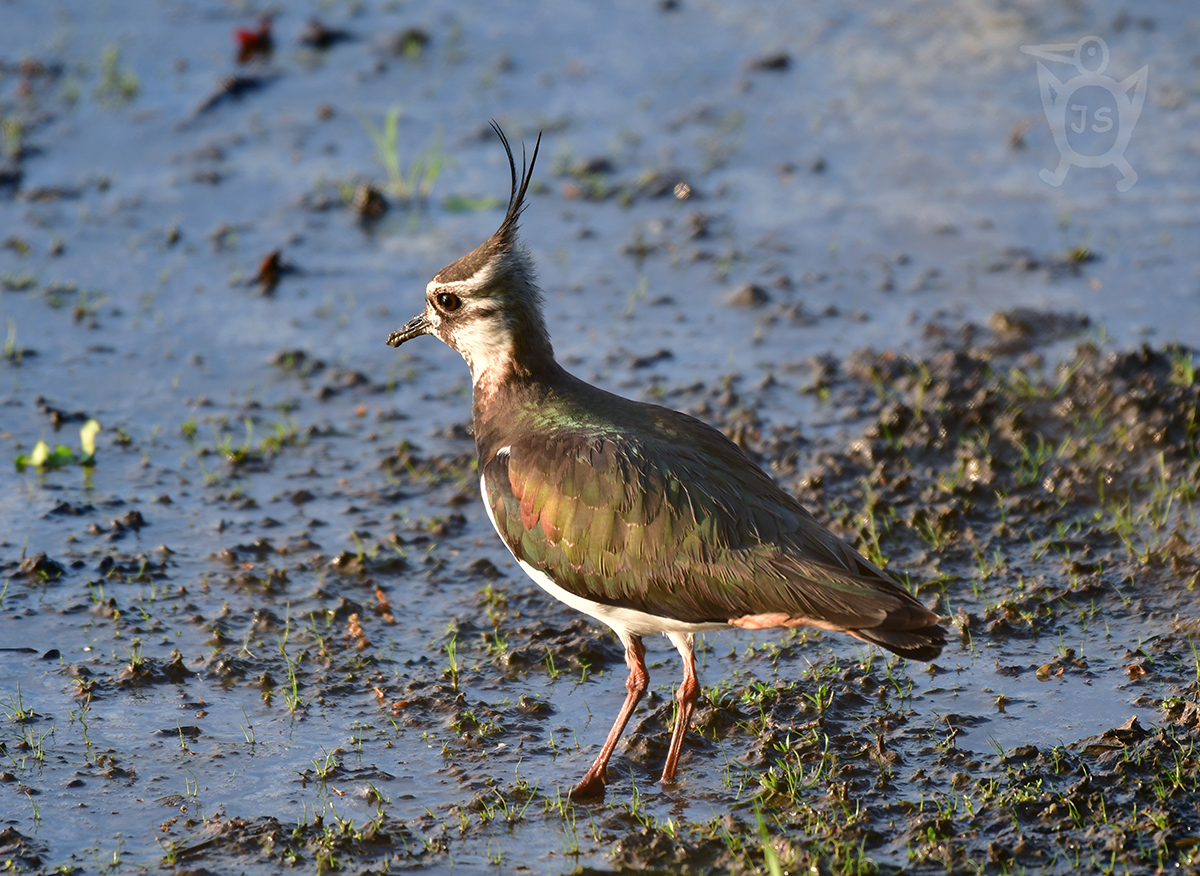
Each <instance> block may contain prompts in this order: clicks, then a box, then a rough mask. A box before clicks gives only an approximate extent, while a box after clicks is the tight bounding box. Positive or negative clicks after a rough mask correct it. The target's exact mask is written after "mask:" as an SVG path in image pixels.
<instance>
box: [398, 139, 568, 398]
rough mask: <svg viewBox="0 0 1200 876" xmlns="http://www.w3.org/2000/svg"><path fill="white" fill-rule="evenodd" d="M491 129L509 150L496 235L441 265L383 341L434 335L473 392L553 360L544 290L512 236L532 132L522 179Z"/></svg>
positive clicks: (520, 207)
mask: <svg viewBox="0 0 1200 876" xmlns="http://www.w3.org/2000/svg"><path fill="white" fill-rule="evenodd" d="M492 129H493V130H494V131H495V132H496V134H497V135H498V136H499V137H500V142H501V143H503V144H504V150H505V152H507V153H508V165H509V169H510V171H511V173H512V191H511V194H510V195H509V199H508V212H507V213H506V214H505V216H504V221H503V222H501V223H500V227H499V228H498V229H497V230H496V233H495V234H493V235H492V236H491V237H489V238H488V239H487V240H485V241H484V242H483V243H482V244H480V245H479V246H478V247H476V248H475V249H474V250H473V251H471V252H469V253H467V254H466V255H465V256H463V257H462V258H460V259H458V260H457V261H454V262H451V263H450V264H448V265H446V267H444V268H442V269H441V270H440V271H438V272H437V274H435V275H434V277H433V279H432V280H430V281H429V284H428V285H427V286H426V287H425V309H424V311H423V312H422V313H421V314H420V315H419V316H415V317H413V318H412V319H410V320H409V321H408V322H407V323H405V324H404V326H403V327H401V328H400V329H399V330H397V331H394V332H392V334H391V335H390V336H389V337H388V340H387V342H388V343H389V344H391V345H392V346H393V347H398V346H400V345H401V344H403V343H404V342H405V341H408V340H411V339H412V338H415V337H417V336H418V335H436V336H437V337H438V338H440V339H441V340H442V341H443V342H445V343H446V344H448V345H449V346H450V347H452V348H454V349H455V350H457V351H458V352H459V353H461V354H462V357H463V358H464V359H465V360H466V361H467V365H468V366H470V368H471V377H472V380H473V381H474V384H475V386H476V387H477V388H478V387H479V386H480V384H481V381H487V382H494V381H502V380H504V379H506V378H507V377H509V376H510V375H512V374H513V373H514V372H515V373H518V374H519V373H522V372H528V371H530V370H531V369H534V368H536V367H537V366H538V365H539V364H541V363H543V362H545V361H547V360H549V361H553V356H554V354H553V350H552V348H551V346H550V336H549V333H548V332H547V331H546V323H545V320H544V319H543V317H542V292H541V290H540V289H539V288H538V286H537V280H536V278H535V276H534V269H533V260H532V258H531V257H530V255H529V252H528V250H526V249H525V247H524V246H523V245H522V244H521V242H520V241H519V240H518V239H517V225H518V222H519V220H520V218H521V211H522V210H523V209H524V208H525V193H526V191H527V190H528V188H529V181H530V179H531V177H532V176H533V165H534V162H536V161H537V154H538V147H539V146H541V142H542V137H541V134H539V135H538V139H537V143H536V144H535V145H534V147H533V156H532V158H530V160H529V165H528V167H526V166H525V161H524V155H522V160H521V175H520V178H518V176H517V164H516V161H515V160H514V159H513V153H512V148H511V147H510V146H509V145H508V138H506V137H505V136H504V132H503V131H501V130H500V127H499V126H498V125H497V124H496V123H495V122H492Z"/></svg>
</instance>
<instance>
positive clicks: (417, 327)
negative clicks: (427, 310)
mask: <svg viewBox="0 0 1200 876" xmlns="http://www.w3.org/2000/svg"><path fill="white" fill-rule="evenodd" d="M428 333H429V320H427V319H426V318H425V315H424V314H422V315H421V316H414V317H413V318H412V319H410V320H409V321H408V322H406V323H405V324H404V325H403V326H401V327H400V328H399V329H398V330H397V331H394V332H392V333H391V334H390V335H388V339H387V342H388V345H389V346H392V347H399V346H400V345H401V344H403V343H404V342H405V341H411V340H412V339H413V338H415V337H417V336H418V335H424V334H428Z"/></svg>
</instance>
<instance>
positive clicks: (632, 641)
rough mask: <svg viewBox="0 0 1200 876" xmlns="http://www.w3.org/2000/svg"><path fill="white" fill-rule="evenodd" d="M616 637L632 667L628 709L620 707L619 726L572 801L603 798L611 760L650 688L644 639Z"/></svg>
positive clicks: (577, 788) (612, 730)
mask: <svg viewBox="0 0 1200 876" xmlns="http://www.w3.org/2000/svg"><path fill="white" fill-rule="evenodd" d="M617 635H619V636H621V641H622V642H624V643H625V663H626V664H627V665H628V666H629V678H628V679H627V680H626V681H625V690H626V691H628V693H627V694H626V695H625V705H623V706H621V713H620V714H619V715H617V720H616V722H615V723H614V724H613V726H612V729H611V730H609V731H608V738H607V739H605V740H604V747H603V748H601V749H600V754H599V755H598V756H597V757H596V762H595V763H593V764H592V767H591V769H589V770H588V771H587V772H586V773H584V776H583V778H582V779H581V780H580V782H579V784H578V785H576V786H575V790H574V791H572V792H571V799H572V800H580V799H584V798H587V797H603V796H604V771H605V769H607V767H608V759H609V758H610V757H612V753H613V749H615V748H616V747H617V740H619V739H620V738H621V734H622V733H624V732H625V725H626V724H628V723H629V716H630V715H632V714H633V710H634V709H635V708H637V704H638V701H639V700H640V699H641V698H642V694H644V693H645V692H646V687H647V686H648V685H649V684H650V674H649V673H648V672H646V646H645V645H643V644H642V637H641V636H634V635H623V634H621V633H618V634H617Z"/></svg>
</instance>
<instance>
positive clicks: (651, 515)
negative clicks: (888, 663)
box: [483, 423, 940, 646]
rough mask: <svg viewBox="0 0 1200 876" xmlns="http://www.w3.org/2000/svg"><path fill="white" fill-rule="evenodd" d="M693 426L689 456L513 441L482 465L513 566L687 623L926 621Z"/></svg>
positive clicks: (889, 626) (663, 450) (896, 625)
mask: <svg viewBox="0 0 1200 876" xmlns="http://www.w3.org/2000/svg"><path fill="white" fill-rule="evenodd" d="M693 425H697V426H698V425H699V424H694V423H693ZM701 428H702V430H703V434H700V435H697V434H696V433H695V432H692V434H691V435H690V440H689V441H688V442H687V447H686V449H685V448H682V447H681V446H679V445H676V444H673V443H671V442H669V441H666V440H658V439H653V440H650V441H643V442H636V443H635V442H631V441H628V440H623V439H620V438H613V437H596V436H591V437H586V438H585V437H581V436H579V435H578V434H567V435H550V436H545V437H525V438H522V440H521V441H520V442H519V443H514V444H513V445H511V446H510V447H509V448H508V452H507V453H497V454H493V456H492V458H491V459H489V460H487V461H486V462H484V464H483V475H484V485H485V489H486V491H487V495H485V496H484V501H485V502H487V503H488V505H489V506H490V508H491V511H492V513H493V515H494V517H495V521H496V526H497V529H498V530H499V532H500V535H501V537H502V538H503V539H504V541H505V542H506V543H507V544H508V547H509V548H510V549H511V550H512V552H513V554H514V555H515V556H516V557H517V558H518V559H520V560H523V561H524V562H526V563H528V564H530V565H531V566H534V567H536V568H539V569H542V570H544V571H545V572H546V574H548V575H549V576H550V578H551V579H553V580H554V581H555V582H556V583H557V584H558V585H559V586H561V587H563V588H564V589H566V590H567V591H569V592H571V593H574V594H576V595H579V596H582V597H585V598H587V599H590V600H593V601H596V602H601V603H604V604H608V605H615V606H621V607H625V608H632V609H637V610H639V611H643V612H647V613H649V614H652V615H656V616H661V617H670V618H674V619H677V620H680V621H685V622H689V623H712V622H718V623H728V622H733V621H735V620H737V619H740V618H745V617H748V616H756V615H771V614H775V615H777V614H779V613H784V614H786V615H787V616H788V617H789V618H794V619H800V620H807V621H813V622H815V625H817V626H822V627H826V628H830V629H843V630H855V631H863V632H864V633H866V632H867V631H869V630H871V629H872V628H878V629H879V631H880V632H881V633H883V632H885V631H887V630H893V631H895V632H897V633H900V632H902V631H907V630H911V631H917V630H923V629H924V628H927V627H929V626H930V625H931V624H932V623H934V622H935V620H936V616H935V615H933V613H932V612H930V611H928V610H927V609H925V608H924V607H923V606H921V605H920V603H918V602H917V601H916V600H915V599H913V597H911V596H910V595H909V594H907V593H906V592H904V591H903V590H901V589H900V588H899V587H898V586H897V585H896V584H895V583H894V582H892V580H891V579H890V578H889V577H888V576H886V575H885V574H884V573H883V572H881V571H880V570H879V569H877V568H876V567H875V566H873V565H872V564H870V563H868V562H867V561H866V560H865V559H863V558H862V557H861V556H860V555H859V554H858V553H857V552H856V551H855V550H853V548H851V547H850V546H849V545H848V544H846V543H845V542H843V541H842V540H841V539H838V538H837V537H836V536H834V535H833V534H832V533H830V532H828V531H827V530H826V529H825V528H824V527H822V526H820V525H819V524H818V523H817V522H816V521H815V520H814V519H813V518H812V516H811V515H810V514H809V513H808V512H807V511H806V510H805V509H804V508H803V507H802V506H801V505H800V504H799V502H797V501H796V500H795V499H793V498H792V497H790V496H788V495H787V494H786V493H784V492H783V491H782V490H781V489H780V488H779V487H778V486H777V485H776V484H775V483H774V481H772V480H771V479H770V478H769V477H768V476H767V475H766V474H765V473H764V472H762V470H761V469H759V468H758V467H757V466H755V465H754V464H753V463H752V462H750V461H749V460H747V459H745V458H744V457H740V456H735V457H734V458H733V459H732V460H731V461H729V455H728V453H729V450H731V449H733V447H732V445H731V444H728V442H727V441H726V439H725V438H724V437H723V436H721V435H720V434H719V433H717V432H716V431H715V430H711V429H710V428H709V427H706V426H705V427H701ZM710 433H711V434H710ZM710 444H711V445H713V446H712V447H709V446H708V445H710ZM718 444H721V445H725V446H723V447H718V446H717V445H718ZM706 451H709V452H706ZM717 451H720V452H717ZM739 463H740V464H739ZM939 632H940V630H939ZM863 637H864V638H870V639H871V640H872V641H875V640H876V639H875V638H872V637H871V636H869V635H864V636H863ZM926 641H927V639H926ZM880 644H884V645H885V646H886V645H887V644H888V643H887V642H880Z"/></svg>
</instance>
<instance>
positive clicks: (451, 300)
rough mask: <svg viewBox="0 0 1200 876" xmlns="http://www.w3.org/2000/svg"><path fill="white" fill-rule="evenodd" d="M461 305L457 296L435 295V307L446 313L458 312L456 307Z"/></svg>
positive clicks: (445, 293)
mask: <svg viewBox="0 0 1200 876" xmlns="http://www.w3.org/2000/svg"><path fill="white" fill-rule="evenodd" d="M461 303H462V302H461V301H459V300H458V296H457V295H451V294H450V293H449V292H439V293H438V294H437V306H438V307H440V308H441V309H442V310H444V311H446V312H447V313H453V312H454V311H456V310H458V305H459V304H461Z"/></svg>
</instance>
